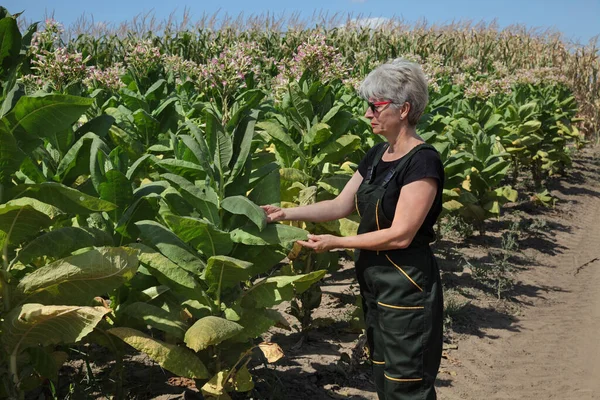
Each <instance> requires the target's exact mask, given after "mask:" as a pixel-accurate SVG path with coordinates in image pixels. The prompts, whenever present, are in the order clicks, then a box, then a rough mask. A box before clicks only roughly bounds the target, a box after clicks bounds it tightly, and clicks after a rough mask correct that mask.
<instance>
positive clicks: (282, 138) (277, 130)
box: [256, 120, 304, 157]
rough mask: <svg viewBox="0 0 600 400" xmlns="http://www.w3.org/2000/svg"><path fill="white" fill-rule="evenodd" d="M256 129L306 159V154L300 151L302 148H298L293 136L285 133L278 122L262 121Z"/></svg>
mask: <svg viewBox="0 0 600 400" xmlns="http://www.w3.org/2000/svg"><path fill="white" fill-rule="evenodd" d="M256 127H257V128H259V129H262V130H263V131H265V132H266V133H267V134H268V135H269V136H271V137H272V138H273V139H275V141H276V142H278V143H282V144H283V145H285V146H286V147H288V148H289V149H291V150H293V151H294V152H295V153H296V154H298V155H299V156H300V157H304V153H303V152H302V150H300V147H298V145H297V144H296V142H294V141H293V140H292V138H291V136H290V135H289V134H288V133H287V132H286V131H284V129H283V127H282V126H281V125H280V124H279V122H277V121H276V120H269V121H261V122H259V123H258V124H256Z"/></svg>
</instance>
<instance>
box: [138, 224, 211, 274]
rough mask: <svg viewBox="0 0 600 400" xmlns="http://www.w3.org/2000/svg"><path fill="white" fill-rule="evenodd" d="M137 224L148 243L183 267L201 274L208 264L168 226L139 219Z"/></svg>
mask: <svg viewBox="0 0 600 400" xmlns="http://www.w3.org/2000/svg"><path fill="white" fill-rule="evenodd" d="M135 225H136V226H137V227H138V229H139V230H140V234H141V237H142V239H143V240H144V242H145V243H146V244H152V245H153V246H155V247H156V248H157V249H158V250H159V251H160V252H161V253H162V254H164V255H165V256H167V257H168V258H169V260H171V261H173V262H174V263H176V264H177V265H179V266H180V267H181V268H183V269H185V270H186V271H189V272H191V273H193V274H199V273H200V272H202V271H203V270H204V268H205V267H206V265H205V264H204V262H203V261H202V260H201V259H200V258H199V257H198V256H197V255H196V254H194V253H195V252H194V251H193V250H192V249H190V248H189V246H188V245H187V244H186V243H184V242H183V241H182V240H181V239H179V238H178V237H177V235H175V234H174V233H173V232H171V231H170V230H169V229H167V228H166V227H164V226H162V225H161V224H159V223H158V222H155V221H149V220H145V221H138V222H136V223H135Z"/></svg>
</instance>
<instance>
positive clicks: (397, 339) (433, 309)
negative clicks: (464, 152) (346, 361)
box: [355, 144, 443, 400]
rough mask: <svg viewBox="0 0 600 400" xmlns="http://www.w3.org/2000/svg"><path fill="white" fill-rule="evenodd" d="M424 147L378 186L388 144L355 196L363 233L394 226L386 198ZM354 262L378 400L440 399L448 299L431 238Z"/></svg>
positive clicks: (361, 255) (366, 253)
mask: <svg viewBox="0 0 600 400" xmlns="http://www.w3.org/2000/svg"><path fill="white" fill-rule="evenodd" d="M425 148H432V147H431V146H430V145H427V144H422V145H419V146H417V147H415V148H413V149H412V150H411V151H410V152H409V153H408V154H406V155H405V156H404V157H402V159H401V160H400V161H399V163H398V165H397V166H396V167H395V168H393V169H392V170H390V171H388V173H387V175H386V176H385V179H384V180H383V182H381V183H379V184H374V183H373V171H374V170H375V167H376V166H377V163H378V162H379V160H380V159H381V156H382V155H383V153H384V151H385V150H386V149H387V145H386V146H383V150H382V151H381V152H380V153H379V154H377V155H376V156H375V159H374V161H373V165H371V166H370V167H369V169H368V172H367V176H366V177H365V178H364V179H363V182H362V184H361V185H360V187H359V189H358V191H357V193H356V208H357V211H358V213H359V215H360V217H361V221H360V225H359V228H358V233H359V234H362V233H366V232H372V231H377V230H379V229H385V228H389V227H390V226H391V225H392V221H390V220H389V219H387V218H386V216H385V215H384V213H383V212H382V210H381V202H382V198H383V194H384V192H385V190H386V188H387V186H388V183H389V182H390V181H391V180H392V179H394V178H395V176H396V174H403V173H405V169H406V166H407V165H408V161H409V160H410V159H411V157H412V156H413V155H414V154H415V153H416V152H418V151H420V150H423V149H425ZM417 236H418V234H417ZM355 261H356V274H357V277H358V282H359V285H360V292H361V295H362V300H363V310H364V313H365V322H366V326H367V341H368V347H369V353H370V357H371V360H372V362H373V374H374V377H375V384H376V386H377V394H378V396H379V399H385V400H395V399H402V400H417V399H419V400H430V399H436V394H435V388H434V382H435V377H436V375H437V371H438V368H439V365H440V359H441V355H442V323H443V317H442V315H443V299H442V284H441V281H440V273H439V270H438V266H437V263H436V261H435V258H434V256H433V253H432V251H431V249H430V247H429V240H427V239H425V240H424V238H422V237H421V238H420V237H415V238H414V239H413V242H412V243H411V246H410V247H409V248H406V249H397V250H386V251H370V250H357V251H356V252H355Z"/></svg>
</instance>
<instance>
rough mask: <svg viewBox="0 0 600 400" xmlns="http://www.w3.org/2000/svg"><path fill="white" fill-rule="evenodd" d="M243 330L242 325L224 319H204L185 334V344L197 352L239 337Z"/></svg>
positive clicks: (211, 317) (209, 317) (210, 317)
mask: <svg viewBox="0 0 600 400" xmlns="http://www.w3.org/2000/svg"><path fill="white" fill-rule="evenodd" d="M243 329H244V328H243V327H242V326H241V325H240V324H236V323H235V322H233V321H228V320H226V319H224V318H219V317H213V316H208V317H204V318H202V319H200V320H198V321H196V323H195V324H194V325H192V327H191V328H190V329H188V331H187V332H186V333H185V344H187V346H188V347H189V348H190V349H193V350H195V351H200V350H204V349H205V348H207V347H208V346H211V345H216V344H219V343H221V342H222V341H224V340H227V339H229V338H231V337H233V336H235V335H237V334H238V333H239V332H240V331H242V330H243Z"/></svg>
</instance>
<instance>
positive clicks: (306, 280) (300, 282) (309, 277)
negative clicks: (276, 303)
mask: <svg viewBox="0 0 600 400" xmlns="http://www.w3.org/2000/svg"><path fill="white" fill-rule="evenodd" d="M326 273H327V271H326V270H320V271H313V272H311V273H309V274H305V275H302V276H301V277H300V278H299V279H296V280H295V281H294V287H295V288H296V294H301V293H303V292H304V291H306V290H307V289H308V288H309V287H311V285H312V284H313V283H315V282H317V281H319V280H321V279H322V278H323V277H324V276H325V274H326Z"/></svg>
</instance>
